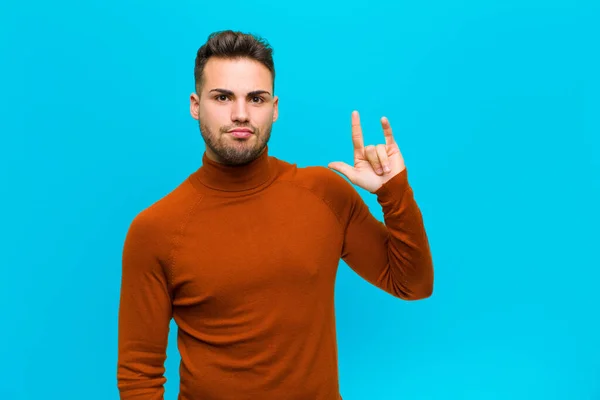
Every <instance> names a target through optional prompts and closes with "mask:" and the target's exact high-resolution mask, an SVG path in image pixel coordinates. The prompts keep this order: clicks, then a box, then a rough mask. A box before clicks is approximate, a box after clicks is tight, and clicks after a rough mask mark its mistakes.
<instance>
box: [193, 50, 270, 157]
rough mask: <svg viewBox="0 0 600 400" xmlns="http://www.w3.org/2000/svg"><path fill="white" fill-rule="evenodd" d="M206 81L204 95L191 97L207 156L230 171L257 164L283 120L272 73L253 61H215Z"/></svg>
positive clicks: (210, 64) (206, 71)
mask: <svg viewBox="0 0 600 400" xmlns="http://www.w3.org/2000/svg"><path fill="white" fill-rule="evenodd" d="M203 76H204V79H203V84H202V89H201V91H200V93H199V94H196V93H193V94H192V95H191V96H190V112H191V114H192V117H193V118H194V119H196V120H198V121H199V123H200V133H201V134H202V137H203V138H204V141H205V143H206V154H207V156H208V157H209V158H210V159H212V160H214V161H217V162H220V163H223V164H230V165H239V164H245V163H247V162H250V161H252V160H254V159H255V158H256V157H258V156H259V155H260V154H261V153H262V152H263V150H264V149H265V147H266V146H267V143H268V141H269V138H270V136H271V128H272V125H273V122H275V121H276V120H277V115H278V110H277V105H278V98H277V97H276V96H273V80H272V76H271V72H270V71H269V69H268V68H267V67H265V66H264V65H262V64H261V63H259V62H257V61H254V60H251V59H248V58H240V59H222V58H214V57H213V58H210V59H209V60H208V62H207V63H206V65H205V67H204V75H203ZM236 130H238V131H236ZM244 130H245V131H246V132H244Z"/></svg>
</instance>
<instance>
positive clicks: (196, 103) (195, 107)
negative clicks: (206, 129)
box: [190, 93, 200, 120]
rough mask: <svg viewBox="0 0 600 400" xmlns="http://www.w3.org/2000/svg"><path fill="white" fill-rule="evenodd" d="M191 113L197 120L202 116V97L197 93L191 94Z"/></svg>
mask: <svg viewBox="0 0 600 400" xmlns="http://www.w3.org/2000/svg"><path fill="white" fill-rule="evenodd" d="M190 114H191V115H192V118H194V119H195V120H198V119H199V118H200V97H199V96H198V95H197V94H196V93H192V94H191V95H190Z"/></svg>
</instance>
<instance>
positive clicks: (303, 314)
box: [117, 149, 433, 400]
mask: <svg viewBox="0 0 600 400" xmlns="http://www.w3.org/2000/svg"><path fill="white" fill-rule="evenodd" d="M374 195H376V196H377V200H378V202H379V204H380V205H381V207H382V210H383V214H384V221H385V224H383V223H381V222H380V221H378V220H377V219H375V218H374V217H373V215H372V214H371V213H370V212H369V209H368V208H367V206H366V204H365V203H364V201H363V200H362V198H361V197H360V196H359V194H358V192H357V191H356V190H355V189H354V187H353V186H352V185H351V184H350V183H349V182H348V181H346V180H345V179H344V178H343V177H342V176H341V175H338V174H337V173H336V172H334V171H332V170H329V169H328V168H325V167H305V168H300V167H297V166H296V165H295V164H290V163H287V162H285V161H282V160H279V159H277V158H275V157H273V156H270V155H269V154H268V149H267V150H266V151H265V152H264V153H262V155H261V156H260V157H259V158H257V159H256V160H254V161H253V162H252V163H250V164H249V165H245V166H242V167H232V166H225V165H221V164H218V163H215V162H213V161H211V160H210V159H208V158H207V156H206V154H204V156H203V165H202V167H200V168H199V169H198V170H197V171H195V172H193V173H192V174H191V175H190V176H189V178H188V179H186V180H185V181H184V182H182V183H181V184H180V185H179V186H178V187H176V188H175V189H174V190H173V191H172V192H170V193H169V194H168V195H166V196H165V197H164V198H162V199H160V200H159V201H157V202H156V203H154V204H153V205H151V206H150V207H148V208H146V209H145V210H143V211H142V212H140V213H139V214H138V215H137V216H136V218H135V219H134V220H133V222H132V223H131V226H130V228H129V231H128V233H127V237H126V239H125V245H124V250H123V265H122V286H121V299H120V310H119V347H118V370H117V380H118V388H119V391H120V397H121V399H124V400H133V399H136V400H159V399H163V395H164V386H163V385H164V383H165V377H164V371H165V369H164V362H165V359H166V347H167V338H168V332H169V323H170V320H171V318H174V320H175V322H176V324H177V326H178V349H179V352H180V355H181V364H180V369H179V373H180V392H179V399H180V400H245V399H251V400H256V399H261V400H281V399H286V400H308V399H310V400H336V399H341V396H340V393H339V386H338V365H337V347H336V328H335V314H334V283H335V278H336V272H337V268H338V264H339V262H340V260H344V261H345V262H346V264H348V265H349V266H350V267H351V268H352V269H353V270H355V271H356V273H358V274H359V275H360V276H361V277H363V278H364V279H365V280H366V281H368V282H370V283H371V284H373V285H376V286H377V287H379V288H381V289H382V290H384V291H386V292H388V293H390V294H391V295H393V296H396V297H398V298H402V299H407V300H415V299H421V298H425V297H428V296H429V295H430V294H431V292H432V287H433V265H432V257H431V254H430V250H429V244H428V239H427V236H426V233H425V229H424V226H423V221H422V216H421V213H420V210H419V208H418V206H417V204H416V202H415V200H414V198H413V193H412V189H411V187H410V186H409V184H408V179H407V172H406V170H404V171H403V172H401V173H400V174H398V175H396V176H395V177H393V178H392V179H391V180H390V181H388V182H387V183H386V184H385V185H383V186H382V187H381V188H380V189H379V190H378V191H377V192H375V194H374Z"/></svg>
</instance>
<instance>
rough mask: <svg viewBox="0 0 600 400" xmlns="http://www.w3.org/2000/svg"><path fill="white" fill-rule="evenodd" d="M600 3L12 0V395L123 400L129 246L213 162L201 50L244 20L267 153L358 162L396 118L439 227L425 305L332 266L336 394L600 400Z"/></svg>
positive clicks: (0, 284) (8, 198)
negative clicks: (268, 103)
mask: <svg viewBox="0 0 600 400" xmlns="http://www.w3.org/2000/svg"><path fill="white" fill-rule="evenodd" d="M594 3H595V4H593V3H592V2H591V1H590V2H584V1H580V2H578V1H572V0H571V1H566V0H565V1H543V2H542V1H531V0H529V1H523V0H519V1H517V0H511V1H485V2H482V1H441V0H437V1H434V0H429V1H422V2H406V1H403V2H397V3H396V4H395V5H392V2H384V1H369V2H354V3H352V2H340V3H336V2H330V3H326V2H322V1H319V2H317V1H314V0H310V1H308V2H299V3H296V4H291V3H288V4H285V3H284V2H277V1H264V0H260V1H252V2H241V1H234V2H225V3H223V2H191V1H178V2H173V3H172V4H171V5H168V4H167V2H156V1H141V0H138V1H125V2H117V1H114V0H112V1H104V0H103V1H99V0H92V1H85V2H75V1H71V2H68V1H59V2H41V1H29V2H21V3H19V2H18V1H16V0H8V1H6V0H5V1H3V2H2V6H1V7H0V40H1V42H0V54H1V58H0V63H1V64H0V72H1V74H0V83H1V89H2V90H1V93H2V96H1V97H0V101H1V104H0V106H1V108H0V110H1V111H0V112H1V113H2V117H1V118H0V133H1V142H0V143H1V144H0V156H1V157H0V163H1V164H0V167H1V169H0V170H1V172H0V173H1V179H2V182H1V186H0V187H1V190H2V196H1V200H0V201H1V202H2V208H1V210H2V216H1V218H2V241H1V243H2V261H1V263H0V268H1V278H0V296H1V297H0V300H1V304H2V305H1V307H2V308H1V317H2V328H1V330H0V360H1V362H0V397H1V398H2V399H19V400H21V399H36V400H37V399H61V400H70V399H82V400H83V399H86V400H95V399H117V398H118V393H117V390H116V357H117V351H116V349H117V312H118V301H119V287H120V257H121V250H122V244H123V239H124V236H125V233H126V231H127V228H128V226H129V223H130V222H131V220H132V218H133V217H134V215H135V214H136V213H137V212H139V211H140V210H141V209H142V208H144V207H146V206H148V205H149V204H151V203H152V202H153V201H155V200H156V199H158V198H159V197H161V196H163V195H165V194H166V193H168V192H169V191H170V190H172V189H173V188H174V187H175V186H176V185H177V184H178V183H179V182H180V181H181V180H183V179H185V178H186V177H187V175H188V174H189V173H191V172H192V171H194V170H195V169H196V168H198V167H199V166H200V162H201V156H202V152H203V151H204V145H203V142H202V139H201V136H200V134H199V133H198V129H197V125H196V121H194V120H193V119H192V118H191V117H190V115H189V103H188V101H189V97H188V96H189V94H190V92H191V91H192V90H193V65H194V57H195V52H196V50H197V48H198V47H199V46H200V45H201V44H202V43H203V42H204V41H205V40H206V37H207V35H208V34H209V33H210V32H212V31H214V30H221V29H229V28H232V29H239V30H243V31H248V32H253V33H257V34H259V35H262V36H264V37H265V38H266V39H267V40H269V42H270V43H271V44H272V45H273V46H274V48H275V63H276V68H277V83H276V85H277V86H276V94H277V95H279V96H280V119H279V121H278V122H276V124H275V126H274V131H273V138H272V142H271V154H273V155H275V156H277V157H279V158H282V159H285V160H287V161H291V162H296V163H298V164H299V165H300V166H305V165H327V163H328V162H330V161H338V160H342V161H346V162H350V161H351V158H352V145H351V140H350V113H351V111H352V110H353V109H357V110H359V111H360V112H361V117H362V121H363V128H364V131H365V135H366V138H365V141H366V142H370V143H380V142H382V140H383V135H382V132H381V128H380V125H379V118H380V117H381V116H383V115H385V116H387V117H388V118H389V119H390V121H391V124H392V128H393V129H394V132H395V135H396V138H397V140H398V142H399V144H400V148H401V150H402V152H403V154H404V157H405V159H406V162H407V165H408V168H409V171H410V179H411V183H412V185H413V187H414V189H415V194H416V198H417V201H418V202H419V204H420V206H421V208H422V211H423V215H424V218H425V223H426V226H427V230H428V233H429V236H430V241H431V246H432V251H433V256H434V262H435V268H436V282H435V291H434V295H433V297H431V298H430V299H427V300H424V301H420V302H412V303H409V302H402V301H398V300H396V299H394V298H392V297H391V296H389V295H387V294H385V293H383V292H381V291H379V290H378V289H376V288H374V287H372V286H370V285H369V284H367V283H366V282H364V281H362V280H361V279H360V278H359V277H358V276H357V275H356V274H354V273H353V272H352V271H351V270H349V269H348V268H347V266H346V265H344V264H341V265H340V273H339V279H338V282H337V292H336V302H337V316H338V320H337V322H338V331H339V333H338V335H339V357H340V383H341V391H342V395H343V397H344V400H362V399H386V400H387V399H400V400H421V399H503V400H504V399H545V400H550V399H568V400H575V399H577V400H579V399H581V400H583V399H586V400H591V399H600V310H599V308H600V307H599V305H600V300H599V296H598V294H597V293H598V292H597V286H598V282H599V280H600V272H599V270H600V257H599V255H598V250H599V247H600V245H599V242H600V240H599V239H600V235H599V234H598V226H599V223H600V213H599V211H598V209H599V205H600V178H599V173H600V124H599V110H600V101H599V92H600V85H599V79H598V71H600V65H599V64H600V63H599V56H598V54H599V53H600V51H599V47H598V43H599V41H598V39H599V37H600V35H599V32H598V27H597V25H598V20H599V15H600V13H599V6H598V2H594ZM361 194H363V195H364V197H365V199H366V200H367V202H368V204H369V205H370V207H371V209H372V210H373V213H374V214H375V215H376V216H377V217H378V218H380V217H381V211H380V209H379V207H378V205H377V203H376V201H375V198H374V197H373V196H371V195H369V194H368V193H364V192H363V191H361ZM173 328H174V327H173ZM174 338H175V330H172V334H171V339H172V340H173V341H172V342H171V343H172V344H171V345H170V346H169V353H168V356H169V358H168V361H167V378H168V383H167V385H166V389H167V395H166V399H171V400H173V399H175V398H176V395H177V385H178V375H177V366H178V361H179V360H178V355H177V350H176V347H175V343H174Z"/></svg>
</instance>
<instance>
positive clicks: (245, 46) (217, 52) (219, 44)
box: [194, 30, 275, 93]
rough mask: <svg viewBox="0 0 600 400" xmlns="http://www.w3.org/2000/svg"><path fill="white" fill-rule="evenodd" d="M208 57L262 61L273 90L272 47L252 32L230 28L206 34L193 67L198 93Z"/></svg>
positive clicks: (273, 66)
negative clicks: (206, 37) (269, 73)
mask: <svg viewBox="0 0 600 400" xmlns="http://www.w3.org/2000/svg"><path fill="white" fill-rule="evenodd" d="M210 57H219V58H229V59H236V58H250V59H252V60H255V61H258V62H260V63H262V64H263V65H264V66H265V67H267V68H268V69H269V71H271V75H272V77H273V90H275V65H274V63H273V49H272V48H271V46H270V45H269V43H268V42H267V41H266V40H264V39H263V38H261V37H258V36H256V35H253V34H248V33H242V32H237V31H232V30H226V31H219V32H213V33H211V34H210V35H209V36H208V40H207V41H206V43H205V44H203V45H202V47H200V48H199V49H198V52H197V54H196V65H195V67H194V80H195V83H196V91H197V92H198V93H200V90H201V88H202V84H203V71H204V66H205V65H206V63H207V61H208V59H209V58H210Z"/></svg>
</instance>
